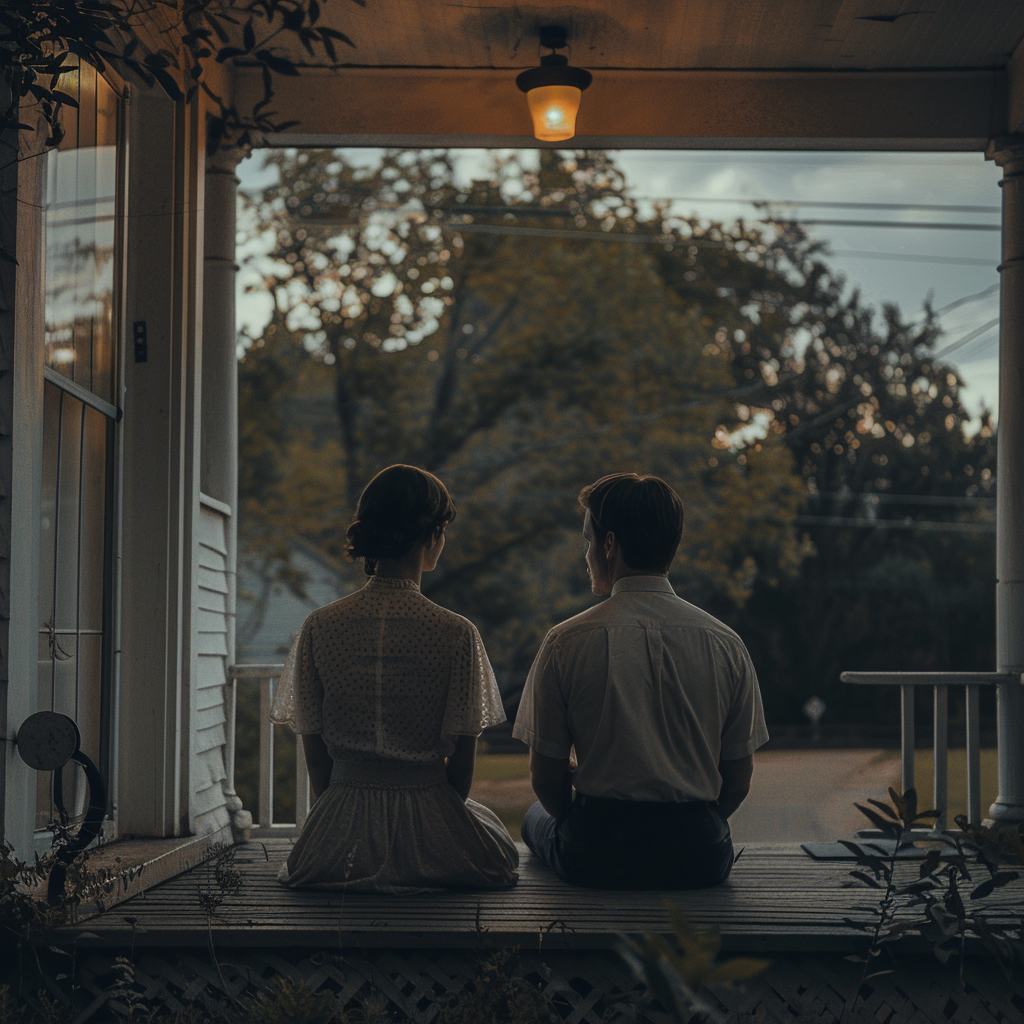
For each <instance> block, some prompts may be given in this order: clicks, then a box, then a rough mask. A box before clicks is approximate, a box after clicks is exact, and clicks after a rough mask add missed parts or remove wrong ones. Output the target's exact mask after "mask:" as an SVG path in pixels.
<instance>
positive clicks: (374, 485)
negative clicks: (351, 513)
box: [345, 465, 455, 576]
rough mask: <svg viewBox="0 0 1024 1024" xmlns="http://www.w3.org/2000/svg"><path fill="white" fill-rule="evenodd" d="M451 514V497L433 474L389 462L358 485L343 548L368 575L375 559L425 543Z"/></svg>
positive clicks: (436, 532)
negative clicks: (358, 560)
mask: <svg viewBox="0 0 1024 1024" xmlns="http://www.w3.org/2000/svg"><path fill="white" fill-rule="evenodd" d="M454 518H455V503H454V502H453V501H452V496H451V495H450V494H449V493H448V488H447V487H445V485H444V484H443V483H441V481H440V480H438V479H437V477H436V476H434V474H433V473H428V472H427V471H426V470H425V469H417V468H416V467H415V466H402V465H398V466H388V468H387V469H382V470H381V471H380V472H379V473H378V474H377V475H376V476H375V477H374V478H373V479H372V480H371V481H370V482H369V483H368V484H367V485H366V487H365V488H363V493H362V494H361V495H360V496H359V504H358V505H357V506H356V517H355V519H354V520H353V522H352V525H351V526H350V527H349V528H348V533H347V535H346V536H347V537H348V543H347V544H346V545H345V550H346V551H347V553H348V557H349V558H350V559H351V560H352V561H353V562H354V561H355V560H356V559H357V558H361V559H362V560H363V569H364V570H365V571H366V575H367V576H372V575H373V574H374V573H375V572H376V571H377V559H379V558H401V557H402V556H403V555H407V554H408V553H409V552H410V551H412V550H413V548H415V547H418V546H419V545H421V544H429V543H431V541H433V540H434V538H435V537H437V535H438V534H439V533H440V532H441V531H442V530H443V529H444V528H445V526H447V525H448V523H450V522H451V521H452V520H453V519H454Z"/></svg>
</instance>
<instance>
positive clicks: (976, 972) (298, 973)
mask: <svg viewBox="0 0 1024 1024" xmlns="http://www.w3.org/2000/svg"><path fill="white" fill-rule="evenodd" d="M496 956H497V958H498V960H499V961H500V960H501V958H502V957H505V958H507V960H506V961H505V962H499V963H498V964H497V973H494V972H495V966H494V965H495V957H496ZM488 964H490V965H491V967H490V968H488V967H487V965H488ZM49 967H53V968H54V971H53V973H52V974H49V970H48V969H49ZM68 967H69V963H68V960H67V959H63V960H60V961H55V962H54V963H52V964H50V963H45V964H44V969H47V971H48V974H49V977H51V978H54V977H56V975H57V969H58V968H59V969H60V970H61V971H67V969H68ZM488 969H490V970H491V971H492V976H493V977H501V978H503V977H507V976H508V975H509V974H511V972H513V971H515V972H516V974H518V975H519V976H521V977H522V978H523V979H524V984H525V985H528V986H530V987H531V988H532V990H533V991H534V992H535V993H537V994H539V995H540V996H541V997H542V998H541V999H540V1000H539V1001H538V1003H539V1005H541V1006H542V1007H543V1008H544V1009H545V1011H546V1012H547V1013H548V1014H550V1019H551V1020H552V1021H553V1022H564V1024H627V1022H628V1024H672V1022H671V1018H670V1017H669V1016H668V1015H667V1014H666V1013H665V1012H664V1011H663V1010H662V1008H661V1007H660V1006H659V1005H658V1004H657V1003H656V1002H654V1001H652V999H651V998H650V996H649V995H648V994H647V993H646V992H645V991H644V988H643V986H642V985H640V984H638V983H637V982H636V981H635V979H634V978H633V977H632V975H631V974H630V972H629V970H628V969H627V968H626V966H625V965H624V964H623V962H622V961H621V960H620V959H619V957H618V956H617V955H616V954H615V953H613V952H610V951H607V950H593V951H578V952H561V951H559V952H551V953H543V954H541V953H536V952H526V951H521V952H515V951H497V952H496V951H495V950H487V951H483V952H481V953H478V954H474V953H473V952H466V951H457V952H455V951H446V950H403V951H391V950H389V951H377V952H367V951H361V952H358V953H357V952H353V953H352V954H340V953H328V952H313V953H310V952H308V951H306V950H297V949H293V950H286V951H282V952H281V953H277V952H274V951H272V950H267V949H231V950H223V951H220V952H219V954H218V958H217V962H216V963H214V962H213V961H212V960H211V959H210V958H209V957H208V956H198V955H194V954H192V953H189V952H181V953H178V954H172V953H164V954H160V955H155V954H153V953H150V952H148V951H147V952H140V953H138V955H137V957H136V960H135V964H134V968H133V973H132V976H131V978H130V981H131V984H130V986H126V985H125V984H124V974H123V971H122V972H121V973H120V974H119V972H118V970H117V969H115V967H114V956H113V954H112V953H109V952H94V953H90V954H88V955H85V956H82V957H80V960H79V963H78V965H77V967H76V977H77V996H76V999H75V1006H74V1010H73V1011H72V1010H71V1007H70V1006H68V1011H69V1012H68V1018H67V1019H68V1021H69V1022H73V1024H99V1022H104V1024H105V1022H108V1021H117V1020H123V1019H127V1017H128V1010H129V1007H128V1002H129V1001H130V999H131V998H134V999H136V1000H139V1001H140V1005H142V1006H145V1007H146V1012H149V1010H150V1009H153V1008H154V1007H159V1008H163V1009H166V1010H168V1011H170V1013H171V1014H175V1013H185V1012H186V1011H188V1010H190V1009H191V1010H192V1011H193V1012H195V1011H199V1012H200V1015H201V1016H208V1018H209V1019H210V1020H211V1021H215V1020H219V1019H221V1018H222V1017H223V1016H224V1015H225V1013H226V1012H227V1011H228V1010H230V1009H231V1007H232V1006H233V1005H234V1006H237V1005H238V1004H237V1002H236V1001H237V1000H240V999H242V998H243V997H246V996H251V995H253V994H255V993H258V992H260V991H266V990H268V989H269V988H270V987H271V985H272V983H273V982H274V979H275V978H276V977H284V978H288V979H290V980H291V981H292V982H294V983H296V984H297V983H299V982H302V983H304V985H305V988H306V990H307V991H308V992H311V993H322V994H327V995H328V996H329V997H330V999H331V1001H332V1002H334V1003H336V1004H337V1006H338V1009H339V1010H341V1009H350V1010H351V1009H353V1008H356V1007H359V1008H362V1009H369V1010H377V1011H381V1010H383V1011H384V1013H385V1014H386V1018H387V1019H388V1020H391V1021H395V1022H409V1024H434V1022H435V1021H436V1020H437V1019H438V1017H439V1016H440V1015H441V1013H442V1011H443V1009H444V1008H445V1007H447V1006H451V1005H453V1004H454V1003H456V1002H457V1001H458V1000H459V999H465V998H469V997H471V995H472V993H473V992H474V990H475V986H474V984H473V983H474V981H475V980H476V979H477V978H478V977H480V976H481V972H484V973H486V971H487V970H488ZM860 970H861V969H860V966H859V965H857V964H854V963H850V962H849V961H846V960H844V959H843V958H842V957H841V956H837V955H829V956H821V957H814V956H807V955H799V956H784V957H778V958H776V959H775V961H774V962H773V964H772V966H771V968H770V969H769V970H768V971H767V972H766V973H765V974H764V975H762V976H761V977H759V978H757V979H755V980H754V981H752V982H749V983H748V984H747V985H746V986H742V987H738V988H720V987H715V989H714V990H713V991H710V992H706V993H705V996H706V997H707V998H708V1001H709V1002H710V1003H711V1004H712V1005H713V1006H715V1007H716V1008H717V1009H718V1011H719V1014H720V1017H721V1020H722V1021H727V1022H728V1024H811V1022H814V1024H838V1022H839V1021H842V1022H843V1024H867V1022H871V1024H1020V1022H1021V1021H1024V993H1022V991H1019V990H1018V991H1016V992H1015V991H1014V990H1013V989H1012V987H1011V986H1010V985H1008V984H1007V982H1006V980H1005V978H1003V976H1002V975H1001V974H999V973H998V971H995V970H992V969H990V968H988V967H986V965H984V964H983V963H982V962H981V961H976V962H974V963H971V962H969V963H968V969H967V973H966V975H965V985H964V986H963V987H962V988H961V987H960V986H959V984H958V982H957V978H956V976H957V968H956V967H955V966H954V965H952V964H950V965H946V966H943V965H940V964H939V963H937V962H935V961H930V960H916V961H909V960H906V961H902V962H901V966H900V969H899V970H898V972H897V973H895V974H893V975H886V976H883V977H879V978H875V979H873V980H871V981H869V982H868V983H867V985H866V986H865V989H864V992H863V994H862V998H861V999H860V1001H859V1002H858V1003H857V1005H856V1006H855V1007H854V1006H853V1005H847V1004H848V1002H849V1001H850V1000H851V999H852V997H853V994H854V991H855V989H856V987H857V983H858V982H859V980H860ZM49 987H50V990H51V993H52V994H53V995H54V996H57V997H58V998H59V999H60V1000H61V1001H62V1002H64V1003H65V1005H67V1002H68V1000H67V982H66V981H65V982H64V983H63V984H56V983H54V982H52V981H51V982H50V983H49ZM129 992H130V995H129V994H128V993H129ZM844 1010H845V1014H844ZM136 1012H138V1011H136ZM382 1019H383V1018H382ZM480 1024H496V1022H494V1021H493V1020H481V1021H480Z"/></svg>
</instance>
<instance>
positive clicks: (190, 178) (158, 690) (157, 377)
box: [118, 88, 203, 836]
mask: <svg viewBox="0 0 1024 1024" xmlns="http://www.w3.org/2000/svg"><path fill="white" fill-rule="evenodd" d="M127 127H128V169H127V185H126V198H127V211H128V226H127V232H126V234H127V238H126V246H125V264H126V268H125V269H126V283H125V291H126V295H125V312H126V315H125V321H126V326H127V339H126V342H125V359H124V416H123V420H122V427H123V437H124V455H123V499H122V500H123V512H122V522H123V526H122V550H121V555H122V584H121V669H120V680H119V691H120V692H119V721H118V738H119V742H118V760H119V766H118V794H119V803H118V826H119V829H120V831H121V832H130V833H133V834H134V835H139V836H171V835H182V834H187V832H188V829H189V819H188V814H189V802H188V797H189V792H190V790H189V757H188V751H189V743H190V727H191V721H192V710H191V704H192V678H193V673H194V663H195V654H194V651H193V647H192V637H193V635H194V619H195V610H194V601H193V591H194V589H195V585H196V584H195V577H196V570H195V548H196V542H195V536H196V528H197V521H198V517H199V459H198V439H199V379H200V367H199V365H198V364H199V360H200V359H201V330H200V325H199V318H200V316H201V309H200V304H201V302H202V275H201V273H199V271H198V264H199V257H198V253H200V252H201V246H202V228H203V225H202V221H201V220H200V219H199V217H198V212H197V211H198V210H199V209H200V206H201V201H202V196H201V190H202V185H203V174H202V160H203V152H202V136H201V134H200V130H199V128H200V124H199V116H198V109H197V106H196V104H194V103H193V104H190V105H185V104H183V103H173V102H172V101H170V100H168V99H167V98H166V97H164V96H163V95H162V94H160V93H159V92H158V91H154V90H145V89H143V88H139V89H136V90H135V91H133V94H132V99H131V102H130V103H129V105H128V126H127ZM136 323H140V324H142V323H144V324H145V325H146V339H147V344H146V351H145V353H144V354H143V353H142V352H141V351H136V347H135V344H134V341H133V325H134V324H136Z"/></svg>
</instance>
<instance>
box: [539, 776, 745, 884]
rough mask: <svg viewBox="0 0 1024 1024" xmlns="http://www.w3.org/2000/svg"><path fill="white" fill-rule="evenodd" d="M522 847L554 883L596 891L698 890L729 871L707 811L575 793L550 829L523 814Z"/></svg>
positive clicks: (726, 842)
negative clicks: (556, 878)
mask: <svg viewBox="0 0 1024 1024" xmlns="http://www.w3.org/2000/svg"><path fill="white" fill-rule="evenodd" d="M522 836H523V842H524V843H526V845H527V846H528V847H529V848H530V850H532V851H533V853H534V854H536V856H538V857H540V859H541V860H542V861H544V863H545V864H547V865H548V867H550V868H552V869H553V870H554V871H555V872H556V873H557V874H558V875H559V877H561V878H563V879H564V880H565V881H567V882H572V883H573V884H575V885H586V886H590V887H593V888H597V889H700V888H704V887H706V886H711V885H717V884H718V883H719V882H721V881H724V880H725V879H726V878H727V877H728V875H729V872H730V871H731V870H732V861H733V850H732V836H731V834H730V832H729V824H728V822H727V821H726V820H725V818H723V817H722V816H721V814H719V813H718V809H717V808H716V807H714V806H713V805H712V804H709V803H705V802H702V801H695V802H693V803H684V804H678V803H660V802H658V803H655V802H646V801H637V800H610V799H607V798H604V797H592V796H585V795H583V794H581V793H577V794H576V797H575V799H574V800H573V804H572V810H571V811H570V812H569V814H568V815H567V816H566V817H565V818H563V819H562V820H561V821H557V822H556V821H555V819H554V818H553V817H551V815H550V814H548V812H547V811H545V810H544V808H543V807H541V805H540V803H535V804H533V806H532V807H530V809H529V810H528V811H527V812H526V816H525V817H524V818H523V825H522Z"/></svg>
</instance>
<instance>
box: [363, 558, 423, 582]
mask: <svg viewBox="0 0 1024 1024" xmlns="http://www.w3.org/2000/svg"><path fill="white" fill-rule="evenodd" d="M374 575H375V576H380V577H381V578H386V579H394V580H412V582H413V583H415V584H416V586H417V587H418V586H419V585H420V583H421V581H422V579H423V552H422V550H420V551H416V552H414V553H413V554H412V555H406V557H404V558H378V559H377V569H376V571H375V573H374Z"/></svg>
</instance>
